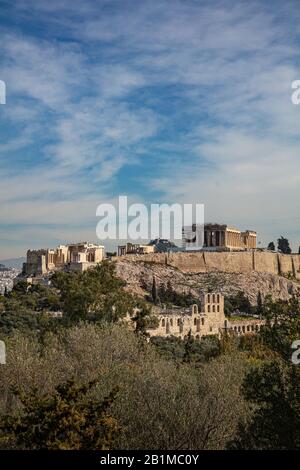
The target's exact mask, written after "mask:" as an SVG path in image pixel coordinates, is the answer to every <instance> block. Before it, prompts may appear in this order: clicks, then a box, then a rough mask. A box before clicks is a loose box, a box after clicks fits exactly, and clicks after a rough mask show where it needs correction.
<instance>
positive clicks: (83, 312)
mask: <svg viewBox="0 0 300 470" xmlns="http://www.w3.org/2000/svg"><path fill="white" fill-rule="evenodd" d="M52 283H53V285H54V287H56V288H57V289H59V291H60V296H61V302H62V309H63V312H64V318H65V320H66V321H67V322H69V323H74V322H78V321H80V320H88V321H96V322H97V321H112V322H114V321H117V320H119V319H120V318H122V317H124V316H125V315H126V314H127V313H128V312H129V313H131V312H132V311H133V309H134V306H135V302H134V299H133V297H132V295H131V294H129V293H128V292H126V291H125V290H124V289H123V288H124V287H125V285H126V283H125V282H124V281H122V280H121V279H119V278H117V277H116V275H115V265H114V263H110V262H109V261H106V262H103V263H101V264H99V265H97V266H96V267H94V268H91V269H89V270H87V271H84V272H83V273H79V272H71V273H65V272H57V273H55V274H54V275H53V278H52Z"/></svg>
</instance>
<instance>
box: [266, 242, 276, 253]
mask: <svg viewBox="0 0 300 470" xmlns="http://www.w3.org/2000/svg"><path fill="white" fill-rule="evenodd" d="M267 250H269V251H275V244H274V242H270V243H269V245H268V248H267Z"/></svg>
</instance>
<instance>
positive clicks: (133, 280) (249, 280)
mask: <svg viewBox="0 0 300 470" xmlns="http://www.w3.org/2000/svg"><path fill="white" fill-rule="evenodd" d="M116 271H117V274H118V276H119V277H121V278H122V279H124V280H125V281H126V282H127V289H128V290H129V291H130V292H133V293H135V294H137V295H139V296H141V297H143V296H144V295H145V293H146V292H147V291H148V292H149V291H151V286H152V282H153V276H155V279H156V284H157V286H160V285H161V284H165V285H166V284H167V283H168V281H170V282H171V285H172V287H173V289H174V290H175V291H176V292H178V293H187V294H188V293H189V292H191V293H192V295H193V296H194V297H195V298H198V296H199V292H200V290H210V291H212V290H215V291H219V292H222V293H223V294H225V295H232V294H235V293H237V292H238V291H243V292H244V293H245V295H247V297H248V298H249V300H250V302H251V304H252V305H255V304H256V300H257V295H258V292H261V294H262V297H263V298H265V296H266V295H268V294H271V295H272V297H273V299H274V300H277V299H282V300H287V299H289V298H290V297H291V296H292V295H293V294H296V293H297V292H298V291H299V292H300V283H299V281H296V280H290V279H287V278H286V277H282V276H278V275H274V274H270V273H258V272H255V271H253V272H251V273H247V274H246V273H224V272H212V273H197V274H196V273H195V274H194V273H192V274H188V273H184V272H182V271H180V270H179V269H178V268H173V267H171V266H167V265H160V264H156V263H151V262H146V261H130V260H128V259H122V258H119V259H117V261H116Z"/></svg>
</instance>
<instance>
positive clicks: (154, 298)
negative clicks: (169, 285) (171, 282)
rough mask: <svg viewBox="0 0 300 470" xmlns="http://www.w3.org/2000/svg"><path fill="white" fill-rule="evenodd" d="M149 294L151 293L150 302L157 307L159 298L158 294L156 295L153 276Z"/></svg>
mask: <svg viewBox="0 0 300 470" xmlns="http://www.w3.org/2000/svg"><path fill="white" fill-rule="evenodd" d="M151 293H152V301H153V303H154V304H155V305H157V303H158V300H159V298H158V294H157V286H156V279H155V276H153V280H152V289H151Z"/></svg>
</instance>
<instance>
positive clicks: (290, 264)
mask: <svg viewBox="0 0 300 470" xmlns="http://www.w3.org/2000/svg"><path fill="white" fill-rule="evenodd" d="M122 259H128V260H132V261H146V262H151V263H158V264H165V265H169V266H173V267H174V268H177V269H180V270H181V271H183V272H187V273H209V272H213V271H221V272H229V273H232V272H236V273H249V272H251V271H257V272H264V273H271V274H275V275H276V274H277V275H289V274H291V275H292V276H293V277H295V278H296V279H299V280H300V255H282V254H280V253H268V252H259V251H255V252H242V253H241V252H221V253H220V252H219V253H218V252H198V253H169V254H166V253H151V254H147V255H125V256H122Z"/></svg>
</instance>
